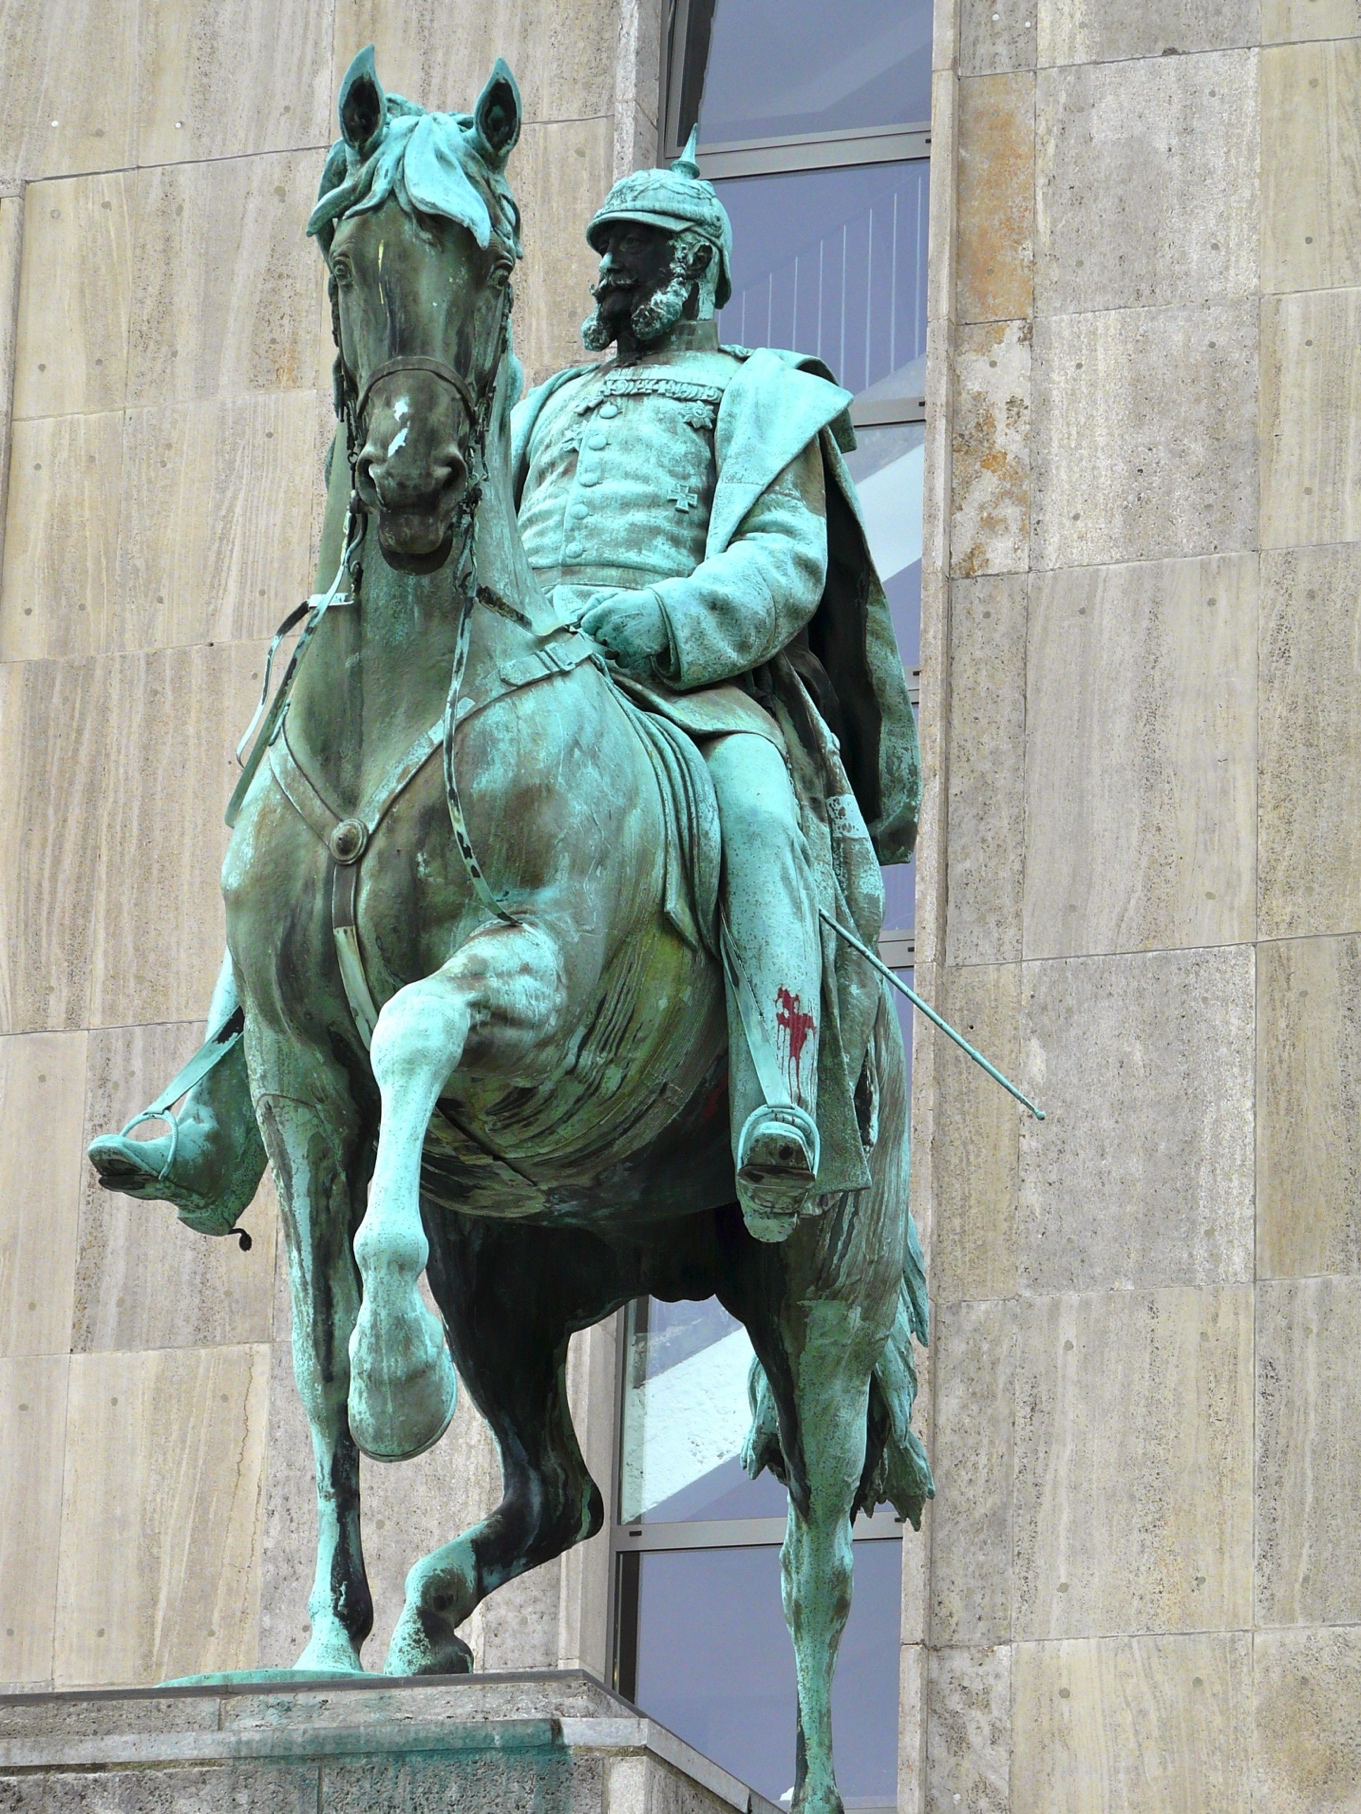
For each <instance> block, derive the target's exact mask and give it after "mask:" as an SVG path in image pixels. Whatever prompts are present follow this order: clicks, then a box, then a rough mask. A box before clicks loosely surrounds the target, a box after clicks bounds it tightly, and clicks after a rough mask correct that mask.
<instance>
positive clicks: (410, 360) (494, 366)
mask: <svg viewBox="0 0 1361 1814" xmlns="http://www.w3.org/2000/svg"><path fill="white" fill-rule="evenodd" d="M512 269H513V266H512ZM500 297H501V307H500V314H499V318H498V321H497V329H496V340H495V350H494V353H493V356H492V359H491V363H490V365H489V366H488V368H487V371H486V373H485V375H484V377H483V379H482V384H481V394H480V395H479V394H478V392H477V391H476V390H475V389H474V388H473V385H472V383H471V382H470V380H469V379H468V377H466V376H465V375H464V373H462V372H460V371H456V370H455V369H454V367H453V366H452V365H449V364H447V363H446V362H445V361H444V360H443V359H435V358H432V357H431V356H430V355H429V354H425V353H407V354H400V355H398V356H397V357H395V358H392V359H386V360H384V362H383V363H382V364H381V365H379V366H377V367H375V369H374V370H373V371H371V372H370V373H369V375H368V377H367V378H366V379H365V380H364V384H363V387H362V388H360V387H359V386H357V385H356V383H355V380H354V376H353V374H352V373H351V371H350V369H349V367H348V366H347V365H346V363H345V348H344V345H343V343H342V340H341V334H340V306H339V300H338V298H337V296H336V294H335V292H334V290H333V291H332V298H331V331H332V333H333V335H334V337H335V343H336V368H337V377H338V383H337V387H336V388H337V390H338V392H339V393H340V397H341V400H342V403H343V408H342V411H341V414H342V419H343V421H344V424H345V435H346V441H347V451H348V453H349V461H350V507H349V510H348V512H347V520H346V528H347V535H348V526H349V523H350V522H351V521H352V520H353V519H354V518H355V517H356V516H359V515H360V503H359V491H358V482H357V481H358V460H359V453H360V448H361V446H362V441H361V439H360V436H361V433H363V432H365V431H364V415H365V412H366V410H367V409H368V406H369V403H370V401H371V399H372V396H373V387H374V386H375V385H376V384H377V383H379V381H380V380H381V379H383V378H390V377H392V376H393V375H394V373H397V372H412V371H415V372H429V373H431V374H432V376H434V377H436V378H439V379H441V380H442V381H443V382H444V383H445V384H447V385H449V386H450V388H451V389H452V390H453V392H454V394H455V395H456V396H457V397H458V398H459V399H460V401H461V402H462V404H463V406H464V408H465V409H466V410H467V412H468V418H469V422H470V425H471V426H470V432H469V435H468V446H467V452H466V455H465V458H466V461H467V469H468V479H467V483H466V484H465V486H464V488H463V493H462V496H461V497H460V498H459V501H458V505H457V507H456V510H455V514H454V521H453V523H452V524H451V525H450V535H451V540H452V543H453V548H452V549H451V555H452V558H453V560H454V584H455V587H456V588H457V590H458V593H459V618H458V632H457V635H456V637H455V640H454V659H453V666H452V669H451V672H450V675H449V693H448V698H447V700H446V702H445V707H444V719H443V743H444V792H445V797H446V799H447V801H448V805H449V820H450V823H451V825H452V827H453V833H454V842H455V844H456V845H457V846H458V853H459V856H460V857H461V858H462V861H463V867H464V869H465V870H466V871H467V873H468V880H469V881H470V882H471V883H472V887H473V892H474V894H476V896H477V898H478V900H479V901H480V902H481V903H482V905H483V906H484V907H485V908H487V909H488V911H489V912H490V913H492V914H493V915H494V916H495V918H496V919H497V920H498V921H500V922H501V923H502V924H509V925H513V924H514V923H515V921H514V916H513V915H512V914H510V913H508V912H507V911H506V909H505V908H504V907H503V906H502V905H501V903H500V901H499V900H498V899H497V898H496V895H495V893H494V892H493V890H492V887H491V884H490V883H489V882H488V881H487V878H486V875H485V873H484V872H483V869H482V865H481V864H480V863H479V862H478V860H477V852H476V850H475V849H474V848H473V841H472V837H471V834H470V833H469V830H468V820H467V815H466V814H465V813H464V810H463V802H462V798H461V796H460V793H459V786H458V774H457V770H456V766H455V761H454V738H455V733H456V731H457V728H458V707H459V695H460V693H461V692H462V690H463V677H464V674H465V673H466V671H467V666H468V652H469V649H470V647H471V645H472V629H473V611H474V609H475V608H476V606H477V604H478V603H479V602H483V603H488V604H492V605H495V606H497V607H498V608H503V609H504V608H505V607H501V605H500V601H499V600H497V599H496V596H495V594H494V593H492V592H491V591H490V590H489V588H487V587H485V586H480V585H479V584H478V582H477V570H476V564H475V559H474V553H473V529H474V526H475V523H476V518H477V507H478V505H479V504H480V503H481V501H482V486H483V483H484V482H485V480H486V477H487V436H488V434H489V433H490V430H491V412H492V405H493V402H494V400H495V396H496V384H497V378H498V376H499V374H500V371H501V367H502V365H503V363H504V361H505V356H506V352H507V349H508V346H509V341H510V311H511V309H512V307H513V306H514V301H515V292H514V289H513V287H512V285H511V283H510V280H509V273H507V277H506V281H505V282H504V283H502V284H501V286H500ZM366 522H367V514H366V513H365V515H364V516H363V518H362V521H361V528H360V532H359V533H360V536H362V534H363V527H362V524H363V523H366ZM356 540H358V538H356ZM455 550H456V552H454V551H455ZM347 560H348V556H346V557H345V559H343V560H342V563H341V564H342V568H343V567H344V566H345V564H346V561H347ZM338 577H339V576H337V578H338ZM356 596H357V593H356ZM512 615H514V613H512Z"/></svg>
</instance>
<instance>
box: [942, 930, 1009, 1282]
mask: <svg viewBox="0 0 1361 1814" xmlns="http://www.w3.org/2000/svg"><path fill="white" fill-rule="evenodd" d="M936 1000H937V1001H938V1002H939V1003H940V1009H941V1012H942V1013H943V1014H944V1015H945V1017H946V1019H947V1020H949V1021H950V1022H951V1024H952V1025H954V1026H956V1027H958V1028H960V1030H961V1031H962V1032H963V1033H964V1036H965V1038H966V1039H968V1040H969V1042H970V1044H972V1045H973V1046H975V1047H977V1048H978V1050H980V1051H983V1052H986V1053H987V1054H988V1056H989V1057H990V1058H991V1059H992V1061H993V1063H994V1064H996V1065H997V1066H999V1067H1000V1069H1001V1070H1002V1071H1003V1072H1004V1073H1005V1074H1006V1075H1007V1076H1010V1077H1015V1076H1018V1075H1019V1074H1020V1071H1021V1068H1022V1049H1021V966H1020V965H1019V964H974V965H969V966H967V967H961V968H950V969H947V970H945V971H944V972H943V975H942V978H941V984H940V987H939V988H938V989H937V991H936ZM935 1037H936V1039H937V1042H938V1043H937V1050H936V1054H935V1057H936V1075H937V1077H938V1079H939V1088H940V1099H939V1104H938V1108H937V1113H936V1119H935V1127H934V1130H933V1144H934V1151H933V1155H932V1156H933V1161H934V1165H933V1169H934V1174H935V1179H936V1189H935V1227H934V1231H933V1232H934V1235H935V1240H934V1258H935V1269H934V1277H933V1280H932V1291H933V1294H934V1296H935V1298H936V1301H937V1302H938V1303H940V1302H946V1303H948V1302H952V1301H954V1300H955V1299H959V1298H998V1297H1007V1296H1010V1295H1011V1294H1012V1293H1013V1292H1014V1291H1015V1290H1016V1255H1017V1248H1016V1200H1017V1192H1018V1189H1019V1177H1020V1170H1019V1168H1020V1111H1018V1109H1017V1107H1016V1104H1015V1103H1014V1102H1013V1101H1012V1099H1011V1098H1010V1097H1009V1096H1007V1095H1005V1094H1004V1093H1003V1091H1001V1090H999V1089H998V1087H997V1085H996V1084H995V1083H994V1082H992V1080H991V1079H990V1078H989V1077H987V1076H985V1074H984V1073H983V1072H982V1071H981V1070H979V1068H978V1067H977V1065H975V1064H974V1063H973V1062H972V1060H971V1059H968V1058H966V1057H965V1056H964V1054H963V1053H962V1052H961V1051H959V1049H958V1048H957V1047H956V1046H954V1045H951V1044H949V1043H948V1042H947V1041H945V1040H943V1039H940V1037H939V1035H937V1036H935Z"/></svg>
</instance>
